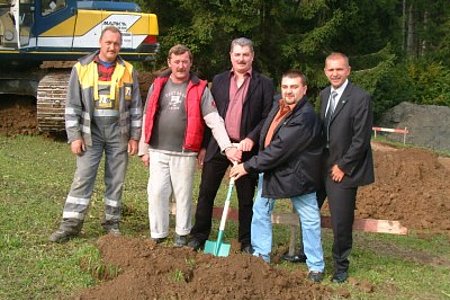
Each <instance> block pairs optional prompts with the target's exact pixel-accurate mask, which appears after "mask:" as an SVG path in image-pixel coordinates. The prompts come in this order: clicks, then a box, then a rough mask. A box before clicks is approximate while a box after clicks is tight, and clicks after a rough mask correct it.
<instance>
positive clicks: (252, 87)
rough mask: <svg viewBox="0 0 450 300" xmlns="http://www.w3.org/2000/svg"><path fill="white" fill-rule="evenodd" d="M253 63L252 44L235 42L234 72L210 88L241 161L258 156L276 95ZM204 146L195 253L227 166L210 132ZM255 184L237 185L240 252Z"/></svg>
mask: <svg viewBox="0 0 450 300" xmlns="http://www.w3.org/2000/svg"><path fill="white" fill-rule="evenodd" d="M253 58H254V51H253V43H252V41H251V40H249V39H247V38H237V39H235V40H233V41H232V42H231V48H230V60H231V64H232V69H231V70H228V71H225V72H223V73H221V74H218V75H216V76H215V77H214V79H213V82H212V88H211V92H212V94H213V97H214V100H215V102H216V105H217V110H218V111H219V114H220V115H221V116H222V118H223V119H224V120H225V126H226V129H227V133H228V136H229V137H230V139H231V140H232V141H233V142H234V143H239V147H238V148H239V149H240V150H241V151H242V161H246V160H248V159H249V158H250V157H252V156H253V155H255V154H256V153H257V151H258V147H257V142H258V140H259V135H260V131H261V127H262V124H263V123H264V120H265V118H266V117H267V115H268V114H269V112H270V109H271V107H272V102H273V95H274V87H273V82H272V80H271V79H269V78H267V77H265V76H263V75H261V74H259V73H258V72H256V71H255V70H253V68H252V65H253ZM203 144H204V145H205V147H206V154H204V153H205V152H204V151H203V152H201V153H200V154H199V162H200V164H202V165H203V168H202V178H201V183H200V191H199V198H198V203H197V211H196V213H195V225H194V227H193V228H192V230H191V239H190V242H189V243H188V246H190V247H192V248H194V249H196V250H198V249H201V248H202V247H203V246H204V243H205V241H206V240H207V239H208V237H209V234H210V231H211V219H212V211H213V205H214V198H215V197H216V194H217V190H218V189H219V186H220V183H221V181H222V178H223V176H224V175H225V172H226V170H227V168H228V166H229V165H230V161H228V160H227V159H226V157H225V156H224V155H223V154H222V153H220V150H219V147H218V145H217V142H216V140H215V139H214V138H211V134H209V132H206V134H205V139H204V143H203ZM203 156H204V159H203ZM256 182H257V177H256V176H253V175H246V176H243V177H242V178H240V179H239V180H237V181H236V190H237V196H238V200H239V237H238V238H239V242H240V243H241V250H242V251H243V252H252V251H251V245H250V224H251V221H252V206H253V196H254V193H255V187H256Z"/></svg>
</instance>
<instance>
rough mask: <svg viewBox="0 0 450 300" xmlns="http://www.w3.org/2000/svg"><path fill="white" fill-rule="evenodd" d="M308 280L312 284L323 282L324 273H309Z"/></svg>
mask: <svg viewBox="0 0 450 300" xmlns="http://www.w3.org/2000/svg"><path fill="white" fill-rule="evenodd" d="M308 279H309V280H311V281H312V282H317V283H319V282H321V281H322V280H323V272H318V271H317V272H316V271H311V272H309V273H308Z"/></svg>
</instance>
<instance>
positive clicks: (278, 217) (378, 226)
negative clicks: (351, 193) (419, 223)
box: [170, 202, 408, 235]
mask: <svg viewBox="0 0 450 300" xmlns="http://www.w3.org/2000/svg"><path fill="white" fill-rule="evenodd" d="M195 208H196V206H195V205H193V206H192V213H193V214H195ZM222 211H223V208H222V207H214V208H213V218H215V219H220V218H221V217H222ZM170 212H171V214H173V215H174V214H175V212H176V204H175V203H173V202H172V203H171V209H170ZM238 216H239V213H238V210H237V209H235V208H230V209H229V210H228V220H232V221H238V219H239V218H238ZM321 218H322V220H321V224H322V228H331V217H329V216H321ZM272 223H273V224H284V225H291V226H300V224H299V218H298V216H297V214H296V213H293V212H292V213H274V214H272ZM353 230H357V231H364V232H376V233H390V234H397V235H406V234H407V233H408V229H407V228H406V227H404V226H402V225H401V223H400V222H399V221H390V220H377V219H355V220H354V222H353Z"/></svg>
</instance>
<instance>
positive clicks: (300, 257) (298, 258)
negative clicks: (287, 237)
mask: <svg viewBox="0 0 450 300" xmlns="http://www.w3.org/2000/svg"><path fill="white" fill-rule="evenodd" d="M281 259H282V260H285V261H288V262H291V263H305V262H306V255H305V253H303V252H299V253H297V254H294V255H289V252H286V253H285V254H283V256H281Z"/></svg>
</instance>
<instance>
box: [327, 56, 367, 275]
mask: <svg viewBox="0 0 450 300" xmlns="http://www.w3.org/2000/svg"><path fill="white" fill-rule="evenodd" d="M350 70H351V68H350V65H349V62H348V57H347V56H346V55H345V54H342V53H331V54H330V55H329V56H328V57H327V58H326V60H325V68H324V71H325V75H326V76H327V78H328V81H329V82H330V84H331V86H329V87H327V88H325V89H324V90H322V92H321V93H320V101H321V111H320V116H321V118H322V120H323V134H324V138H325V139H326V146H325V148H324V157H323V163H324V174H323V175H324V178H323V179H324V180H323V187H322V189H321V190H320V191H319V192H318V202H319V207H321V206H322V204H323V202H324V200H325V198H326V197H327V198H328V204H329V207H330V213H331V222H332V228H333V235H334V242H333V261H334V274H333V277H332V281H333V282H335V283H343V282H345V281H346V280H347V278H348V268H349V264H350V262H349V260H348V257H349V255H350V252H351V249H352V243H353V239H352V227H353V220H354V210H355V202H356V194H357V190H358V186H362V185H366V184H370V183H372V182H373V181H374V172H373V161H372V149H371V147H370V137H371V131H372V120H373V114H372V103H371V97H370V95H369V94H368V93H367V92H366V91H364V90H362V89H361V88H359V87H357V86H355V85H353V84H352V83H351V82H350V81H349V80H348V76H349V75H350Z"/></svg>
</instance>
